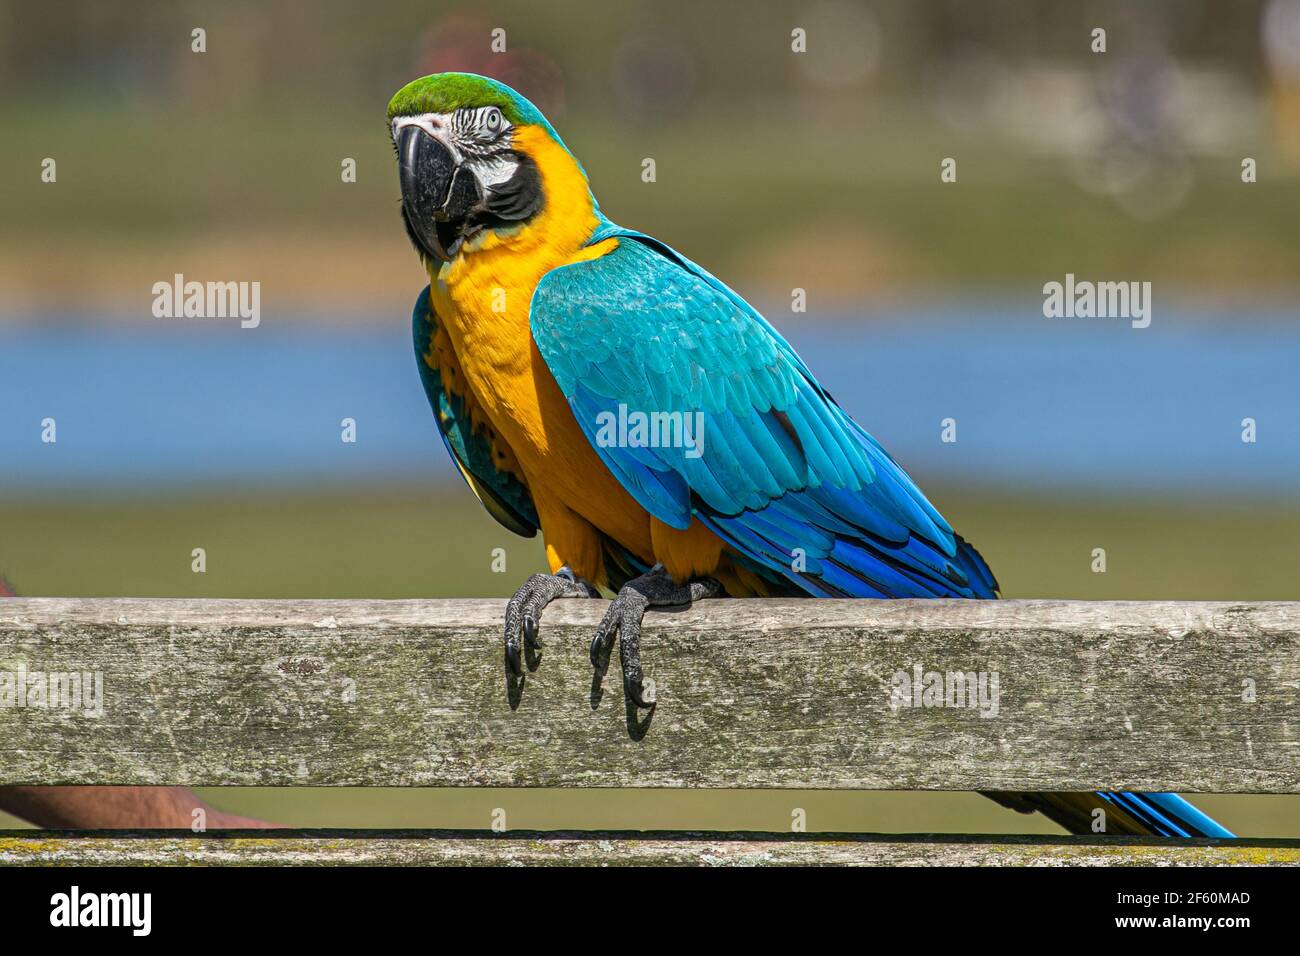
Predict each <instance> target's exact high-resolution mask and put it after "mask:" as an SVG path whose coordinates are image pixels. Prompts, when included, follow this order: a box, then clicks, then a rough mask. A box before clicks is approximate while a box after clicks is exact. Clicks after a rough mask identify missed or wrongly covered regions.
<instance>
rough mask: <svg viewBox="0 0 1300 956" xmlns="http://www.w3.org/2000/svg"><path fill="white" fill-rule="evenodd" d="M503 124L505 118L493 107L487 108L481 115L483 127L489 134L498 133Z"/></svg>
mask: <svg viewBox="0 0 1300 956" xmlns="http://www.w3.org/2000/svg"><path fill="white" fill-rule="evenodd" d="M505 122H506V121H505V117H503V116H502V115H501V111H500V110H499V109H497V108H496V107H495V106H489V107H488V109H487V112H486V113H484V114H483V125H484V127H486V129H487V131H488V132H489V133H496V132H500V130H501V127H502V126H504V125H505Z"/></svg>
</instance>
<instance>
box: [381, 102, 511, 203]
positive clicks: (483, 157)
mask: <svg viewBox="0 0 1300 956" xmlns="http://www.w3.org/2000/svg"><path fill="white" fill-rule="evenodd" d="M483 114H484V110H478V111H476V114H475V115H476V118H481V117H482V116H483ZM406 126H418V127H419V128H420V129H422V130H424V131H425V132H426V133H428V134H429V135H430V136H432V137H433V138H434V139H436V140H437V141H438V142H440V143H442V145H444V146H446V147H447V150H448V152H450V153H451V158H452V161H453V162H455V163H456V164H457V165H458V166H459V165H465V166H468V167H469V168H470V169H472V170H473V172H474V174H475V175H476V176H477V177H478V180H479V182H480V183H482V184H483V186H484V187H485V188H488V189H491V188H492V187H493V186H498V185H500V184H502V183H505V182H508V181H509V180H510V177H511V176H513V175H514V174H515V170H516V169H518V168H519V163H518V161H516V160H515V158H514V156H513V154H512V153H510V152H509V150H498V151H494V152H489V151H487V150H485V149H484V148H483V147H484V144H483V143H481V142H479V141H478V140H477V139H476V138H475V136H474V132H473V131H474V129H475V127H474V126H472V125H470V126H468V127H467V126H466V124H465V123H464V119H463V117H457V116H456V115H455V114H453V113H421V114H420V115H419V116H397V117H394V118H393V122H392V129H391V132H392V136H393V142H397V134H398V132H399V131H400V130H401V129H402V128H403V127H406ZM509 128H510V127H509V124H506V126H505V127H504V130H505V131H508V130H509ZM504 142H505V143H506V144H508V143H509V138H508V137H506V139H505V141H504Z"/></svg>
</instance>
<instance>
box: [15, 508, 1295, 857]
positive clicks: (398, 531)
mask: <svg viewBox="0 0 1300 956" xmlns="http://www.w3.org/2000/svg"><path fill="white" fill-rule="evenodd" d="M933 498H934V500H935V501H936V503H938V504H939V505H940V507H941V509H942V510H943V511H944V513H945V514H946V515H947V516H948V517H949V518H950V520H952V521H953V523H954V524H955V525H956V526H957V527H958V528H959V529H961V530H962V532H963V533H964V534H965V535H966V536H967V537H969V538H970V539H971V540H972V541H974V542H976V543H977V545H978V546H979V547H980V548H981V550H982V551H983V553H984V554H985V555H986V557H988V559H989V561H990V563H991V564H992V566H993V567H994V569H995V570H996V571H997V573H998V575H999V577H1000V579H1001V581H1002V584H1003V586H1004V593H1005V595H1006V596H1007V597H1060V598H1081V599H1119V598H1149V599H1154V598H1189V599H1201V600H1209V599H1239V600H1262V599H1270V598H1271V599H1296V598H1300V580H1297V579H1296V577H1295V575H1294V567H1295V561H1294V543H1295V542H1296V541H1297V540H1300V505H1297V504H1294V503H1292V504H1290V505H1282V504H1275V505H1272V506H1268V505H1265V504H1258V505H1253V506H1245V505H1235V504H1232V503H1225V502H1206V501H1196V500H1177V499H1146V500H1134V499H1131V498H1118V497H1117V498H1115V499H1111V500H1107V499H1099V498H1096V497H1092V498H1073V497H1070V496H1069V495H1068V494H1066V493H1063V492H1062V493H1057V494H1053V495H1052V496H1050V497H1047V496H1042V497H1039V496H1035V495H1034V494H1032V493H1025V494H1019V495H1015V494H1008V493H994V492H980V491H970V490H967V491H963V492H961V493H944V492H942V491H939V492H937V493H936V494H934V495H933ZM0 529H3V535H2V536H0V573H4V574H6V575H7V576H9V577H10V578H11V579H12V581H13V583H14V584H15V586H16V587H17V588H18V590H19V591H20V593H23V594H28V595H81V596H111V595H121V596H133V595H142V596H156V597H182V596H184V597H205V596H211V597H216V596H221V597H245V598H268V597H376V598H400V597H448V596H453V595H455V596H478V597H491V596H497V597H504V596H507V595H508V594H509V593H511V591H512V590H513V589H514V587H515V586H516V585H517V584H518V582H519V581H520V580H522V578H523V577H525V576H526V575H527V574H529V573H531V572H532V571H533V570H535V569H536V568H538V567H540V566H541V563H542V561H541V548H540V544H539V543H538V541H536V540H533V541H524V540H523V539H520V538H516V537H514V536H513V535H510V534H509V533H508V532H506V531H504V530H503V529H501V528H499V527H498V526H497V525H496V524H495V523H494V522H493V521H492V520H491V519H490V518H488V517H487V515H486V514H484V513H483V512H482V509H480V508H479V507H478V506H477V505H476V504H475V503H474V502H473V501H472V499H470V497H469V495H468V492H465V491H463V490H462V489H454V490H453V489H440V490H437V491H432V492H431V491H426V490H423V489H417V488H410V487H374V488H369V487H368V488H364V489H361V488H358V489H321V490H317V491H314V492H311V493H307V492H303V493H291V492H286V491H282V490H279V489H274V488H268V489H263V490H261V491H254V490H251V489H250V490H248V491H244V492H239V493H232V492H220V493H217V492H213V493H210V494H206V495H201V494H192V495H190V496H186V497H170V498H169V497H158V498H155V497H148V496H144V495H140V496H132V497H121V498H117V499H92V500H72V499H70V498H69V497H67V496H62V497H58V498H55V497H52V496H51V497H45V498H22V499H15V498H10V499H8V500H6V501H4V502H3V504H0ZM196 547H203V548H205V549H206V551H207V567H208V570H207V572H206V573H205V574H195V573H193V572H192V571H191V570H190V561H191V557H190V553H191V551H192V549H193V548H196ZM497 547H501V548H505V549H506V554H507V562H508V567H507V572H506V573H504V574H495V573H493V572H492V570H491V554H492V549H493V548H497ZM1095 547H1104V548H1105V549H1106V552H1107V563H1108V570H1107V572H1106V573H1105V574H1094V573H1092V571H1091V570H1090V565H1091V561H1092V556H1091V553H1092V549H1093V548H1095ZM204 794H205V796H206V797H207V798H208V799H210V800H212V801H213V802H214V803H216V804H217V805H218V806H221V807H222V808H223V809H229V810H231V811H234V812H239V813H245V814H251V815H260V816H265V817H268V818H271V819H275V820H277V821H281V822H286V823H291V824H296V825H302V826H452V827H486V826H488V825H489V824H490V819H491V813H492V811H493V809H494V808H497V807H501V808H504V809H505V810H506V813H507V818H508V820H509V824H510V826H512V827H516V828H522V827H541V828H547V827H581V828H589V827H617V828H654V827H665V828H668V827H700V828H754V829H777V830H782V829H786V828H788V826H789V822H790V814H791V812H792V810H793V808H795V807H802V808H804V809H805V810H806V811H807V813H808V821H809V823H808V825H809V828H810V829H826V830H875V831H931V830H932V831H957V832H960V831H968V832H1054V830H1055V828H1054V827H1053V826H1052V825H1051V824H1050V823H1047V822H1046V821H1041V820H1039V819H1037V818H1031V817H1022V816H1019V815H1015V814H1012V813H1010V812H1009V811H1005V810H1002V809H1001V808H999V807H996V806H994V805H993V804H992V803H989V802H988V801H985V800H983V799H982V798H980V797H977V796H975V795H972V794H947V793H924V794H911V793H906V794H903V793H831V792H812V793H809V792H780V791H725V792H724V791H714V792H708V791H697V792H659V791H614V790H596V791H535V790H471V789H467V790H455V789H445V790H443V789H440V790H385V789H375V790H359V789H350V788H348V789H291V790H278V789H268V788H250V789H238V788H227V789H221V790H216V791H204ZM1196 800H1197V803H1198V804H1200V805H1201V806H1202V807H1204V808H1205V809H1206V810H1207V811H1209V812H1210V813H1211V814H1213V815H1215V816H1217V817H1219V818H1220V820H1221V822H1223V823H1224V824H1225V825H1227V826H1229V827H1230V828H1232V829H1235V830H1236V831H1237V832H1239V833H1241V834H1242V835H1257V836H1300V797H1274V796H1268V797H1265V796H1213V797H1197V798H1196ZM6 822H7V821H5V820H4V819H3V818H2V817H0V824H3V823H6Z"/></svg>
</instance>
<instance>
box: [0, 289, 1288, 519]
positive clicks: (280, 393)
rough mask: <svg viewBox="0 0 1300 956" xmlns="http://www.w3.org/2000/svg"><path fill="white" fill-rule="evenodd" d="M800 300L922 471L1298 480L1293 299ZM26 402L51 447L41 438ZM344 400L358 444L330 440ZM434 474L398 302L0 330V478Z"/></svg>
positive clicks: (1158, 482)
mask: <svg viewBox="0 0 1300 956" xmlns="http://www.w3.org/2000/svg"><path fill="white" fill-rule="evenodd" d="M799 318H800V319H801V320H802V321H798V322H795V321H789V320H786V321H783V322H781V324H782V326H783V330H784V332H785V333H786V335H787V337H788V338H789V340H790V341H791V343H792V344H793V345H794V346H795V348H796V349H797V350H798V351H799V352H800V354H801V355H802V356H803V357H804V359H805V360H806V361H807V363H808V364H809V365H810V366H811V367H812V369H813V370H814V371H815V372H816V373H817V375H818V376H819V378H820V379H821V381H822V382H823V383H824V384H825V385H826V386H827V387H828V388H829V389H830V391H831V392H832V394H834V395H835V397H836V398H837V400H838V401H839V402H840V403H841V404H842V405H843V406H844V407H845V408H846V409H847V410H848V411H849V412H850V414H852V415H853V416H854V417H855V418H857V419H858V421H860V422H861V423H862V424H863V425H864V426H865V427H866V428H867V429H868V430H869V431H871V432H872V433H873V434H874V435H875V436H876V437H877V438H878V439H879V440H880V441H881V442H882V443H883V444H884V445H885V446H886V447H887V448H889V449H890V450H891V451H892V452H893V454H894V455H895V457H897V458H898V459H899V460H900V461H901V462H902V463H903V464H904V465H905V466H906V467H907V468H908V469H909V470H910V471H912V472H913V474H914V475H915V476H916V477H917V478H918V479H919V480H921V481H922V482H923V483H926V482H939V481H942V482H943V483H945V484H950V485H958V484H962V483H978V484H985V485H987V484H998V485H1006V486H1011V487H1015V488H1026V487H1028V488H1034V489H1053V488H1085V489H1086V488H1096V489H1110V490H1115V491H1128V490H1133V491H1171V492H1179V493H1205V494H1209V495H1244V494H1252V493H1266V494H1270V495H1276V494H1283V495H1300V323H1297V322H1296V320H1295V317H1294V316H1289V315H1284V314H1276V315H1253V316H1250V317H1248V318H1247V317H1241V316H1229V315H1213V314H1210V313H1199V312H1196V311H1194V310H1183V311H1181V312H1179V313H1177V314H1172V313H1161V312H1160V311H1157V313H1156V316H1155V320H1154V321H1153V323H1152V325H1151V327H1150V328H1147V329H1141V330H1138V329H1132V328H1130V327H1129V324H1128V323H1127V322H1125V321H1122V320H1100V319H1073V320H1067V319H1058V320H1048V319H1044V318H1043V317H1042V315H1041V312H1039V311H1038V310H1037V306H1036V305H1033V304H1028V305H1020V306H1012V305H1005V304H1004V305H1001V306H997V305H981V306H976V307H963V308H961V309H960V310H958V309H954V308H950V307H947V308H945V307H937V308H934V309H914V310H912V311H904V312H895V313H893V314H892V315H891V316H890V317H888V318H874V317H873V318H871V319H870V320H863V319H857V320H849V319H842V320H840V321H836V322H813V321H810V320H807V319H806V318H805V317H802V316H801V317H799ZM1247 416H1249V417H1253V418H1254V419H1255V420H1256V421H1257V422H1258V441H1257V443H1256V444H1253V445H1251V444H1244V443H1243V442H1242V441H1241V437H1240V436H1241V424H1240V423H1241V420H1242V419H1243V418H1245V417H1247ZM46 417H52V418H54V419H56V420H57V423H58V441H57V443H56V444H52V445H50V444H43V443H42V442H41V441H40V422H41V420H42V419H43V418H46ZM345 417H351V418H354V419H356V421H357V435H358V440H357V443H356V444H344V443H343V442H342V441H340V430H341V426H340V420H341V419H343V418H345ZM948 417H952V418H955V419H956V420H957V439H958V440H957V442H956V443H954V444H945V443H943V442H941V441H940V429H941V424H940V423H941V421H942V419H944V418H948ZM453 476H454V472H453V470H452V468H451V466H450V465H449V463H448V460H447V457H446V453H445V452H444V451H443V448H442V445H441V442H440V440H439V439H438V436H437V433H436V431H435V429H434V424H433V420H432V418H431V413H430V411H429V408H428V405H427V403H426V400H425V397H424V394H423V392H422V391H421V388H420V384H419V379H418V376H417V373H416V369H415V360H414V357H413V353H412V348H411V343H410V336H409V326H408V325H407V324H406V322H405V321H403V320H402V319H401V318H398V317H394V320H393V321H391V322H385V323H378V322H376V323H374V324H371V325H367V326H349V327H341V328H336V327H328V326H325V327H322V326H319V325H308V324H306V323H297V324H295V323H277V322H274V321H270V320H268V319H267V318H264V319H263V324H262V325H261V327H259V328H257V329H247V330H245V329H240V328H239V327H238V324H237V323H236V322H231V323H222V322H221V321H220V320H192V321H191V322H190V323H184V322H177V323H171V324H164V323H160V324H157V325H145V326H141V325H134V326H129V325H126V326H122V325H118V326H104V325H102V324H93V323H85V322H81V323H79V322H75V321H72V322H69V321H66V320H61V321H46V322H33V323H25V324H21V325H17V326H10V327H7V328H5V329H4V330H0V487H3V488H5V489H17V490H22V491H34V490H44V489H60V488H67V489H84V490H87V491H89V490H92V489H94V490H99V489H104V490H117V489H121V490H130V489H136V490H140V489H144V490H148V489H154V488H162V489H165V488H169V487H177V486H186V485H194V484H199V485H204V486H210V485H213V484H218V485H241V484H249V483H257V484H265V483H268V482H270V483H280V482H282V483H285V484H290V485H296V484H309V483H311V484H318V483H332V482H347V481H371V480H377V481H392V480H425V481H428V480H436V479H442V480H450V479H452V477H453Z"/></svg>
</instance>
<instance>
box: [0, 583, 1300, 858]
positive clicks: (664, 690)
mask: <svg viewBox="0 0 1300 956" xmlns="http://www.w3.org/2000/svg"><path fill="white" fill-rule="evenodd" d="M604 608H605V602H603V601H571V600H570V601H559V602H556V603H555V604H552V605H551V606H550V607H549V608H547V610H546V613H545V617H544V620H543V624H542V633H543V639H544V641H545V644H546V649H545V656H544V659H543V662H542V666H541V668H540V669H539V670H538V671H537V672H536V673H532V674H529V675H528V677H527V680H526V682H525V684H524V687H523V690H522V696H521V699H519V701H518V706H517V708H515V709H513V710H512V708H511V707H510V706H509V705H508V703H507V687H506V680H505V676H504V669H503V665H502V648H501V641H502V634H501V628H502V615H503V609H504V604H503V602H501V601H487V600H441V601H354V600H346V601H224V600H153V599H130V598H126V599H59V598H15V599H8V600H4V601H2V602H0V784H24V785H70V784H135V785H162V784H175V785H186V786H222V785H233V786H253V785H258V786H321V785H324V786H407V787H413V786H422V787H434V786H437V787H445V786H527V787H668V788H681V787H701V788H755V787H758V788H800V789H803V788H810V789H820V788H830V789H881V790H1011V791H1032V790H1154V791H1170V790H1175V791H1182V792H1193V793H1195V792H1201V793H1296V792H1300V706H1298V705H1300V604H1297V603H1284V602H1263V603H1227V602H1223V603H1220V602H1169V601H1143V602H1084V601H987V602H985V601H824V600H817V601H775V600H764V601H757V600H755V601H706V602H701V603H700V604H698V605H697V606H695V607H694V608H692V609H690V610H688V611H683V612H680V613H654V612H652V613H651V614H650V615H649V616H648V617H647V618H646V622H645V627H644V634H643V639H642V649H643V654H644V657H645V659H646V661H647V675H648V677H649V678H650V679H651V680H652V681H653V695H654V698H655V700H656V701H657V703H658V706H657V709H656V711H655V713H654V715H653V719H652V720H651V722H650V725H649V727H648V728H646V727H638V726H634V725H633V724H632V723H631V722H630V717H629V715H628V713H627V712H626V710H625V707H624V704H623V699H622V691H621V683H620V675H619V672H618V664H617V655H615V661H614V663H613V665H612V666H611V668H610V673H609V674H608V675H607V676H606V679H605V693H604V697H603V699H601V700H600V701H599V704H598V706H596V707H594V708H593V706H592V693H593V692H592V684H591V667H590V664H589V662H588V651H587V648H588V644H589V642H590V638H591V635H592V633H593V632H594V628H595V626H596V623H597V622H598V621H599V619H600V617H601V614H602V613H603V611H604ZM7 675H8V676H7ZM959 675H960V676H959ZM24 691H25V696H24ZM272 832H273V834H274V835H268V832H267V831H259V832H258V833H256V834H251V833H249V834H244V835H237V834H236V835H231V834H216V833H213V834H205V835H194V836H190V835H179V836H178V835H177V834H175V833H165V834H164V833H146V834H108V833H96V834H80V835H75V836H73V835H68V834H59V833H53V832H41V831H9V832H7V833H4V834H0V863H24V862H41V863H59V862H76V863H168V862H170V863H188V862H221V863H232V862H239V863H282V862H289V863H307V864H328V863H506V862H524V863H543V864H544V863H595V864H602V865H605V864H611V863H719V864H727V863H749V864H752V863H780V862H790V863H820V862H825V863H906V864H926V863H941V864H942V863H962V864H965V863H970V864H975V863H1016V864H1025V863H1044V864H1072V863H1081V864H1106V865H1112V864H1120V863H1175V864H1176V863H1207V862H1208V863H1291V864H1300V841H1293V840H1249V841H1247V840H1240V841H1205V840H1201V841H1172V840H1135V839H1123V838H1109V839H1108V838H1081V837H1074V838H1070V837H1062V838H1052V837H961V836H892V837H888V836H880V835H847V834H775V833H761V834H760V833H686V832H680V833H630V832H611V833H598V832H590V833H588V832H581V833H578V832H565V833H540V832H520V831H512V832H507V833H504V834H494V833H491V832H490V831H488V832H481V831H420V832H414V833H412V832H387V831H348V832H344V831H272Z"/></svg>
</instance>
